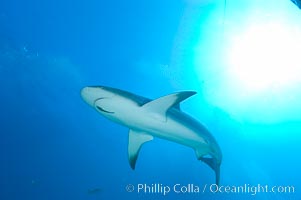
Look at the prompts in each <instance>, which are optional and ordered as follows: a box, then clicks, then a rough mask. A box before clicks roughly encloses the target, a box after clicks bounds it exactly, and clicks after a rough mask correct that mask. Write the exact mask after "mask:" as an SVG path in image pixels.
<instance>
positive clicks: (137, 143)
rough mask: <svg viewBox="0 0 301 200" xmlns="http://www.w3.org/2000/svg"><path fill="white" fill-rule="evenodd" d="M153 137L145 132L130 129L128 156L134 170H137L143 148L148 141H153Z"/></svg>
mask: <svg viewBox="0 0 301 200" xmlns="http://www.w3.org/2000/svg"><path fill="white" fill-rule="evenodd" d="M152 139H153V136H151V135H148V134H146V133H144V132H141V131H137V130H133V129H130V132H129V144H128V155H129V162H130V165H131V168H132V169H135V165H136V161H137V158H138V154H139V151H140V149H141V146H142V145H143V144H144V143H145V142H148V141H151V140H152Z"/></svg>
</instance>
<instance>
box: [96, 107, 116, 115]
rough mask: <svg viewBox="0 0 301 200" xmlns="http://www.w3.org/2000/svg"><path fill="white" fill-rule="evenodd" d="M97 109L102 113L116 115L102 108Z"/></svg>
mask: <svg viewBox="0 0 301 200" xmlns="http://www.w3.org/2000/svg"><path fill="white" fill-rule="evenodd" d="M96 108H97V109H98V110H99V111H101V112H105V113H110V114H113V113H114V112H110V111H107V110H105V109H103V108H102V107H100V106H96Z"/></svg>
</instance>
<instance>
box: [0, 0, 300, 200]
mask: <svg viewBox="0 0 301 200" xmlns="http://www.w3.org/2000/svg"><path fill="white" fill-rule="evenodd" d="M300 52H301V10H300V9H299V8H298V7H297V6H296V5H295V4H294V3H292V2H291V1H289V0H278V1H274V0H265V1H263V0H245V1H240V0H226V1H225V0H165V1H160V0H152V1H138V0H128V1H121V0H119V1H118V0H116V1H96V0H89V1H80V0H73V1H71V0H69V1H68V0H51V1H50V0H48V1H47V0H46V1H35V0H27V1H22V0H10V1H9V0H4V1H3V0H2V1H1V2H0V83H1V90H0V91H1V98H0V108H1V112H0V113H1V114H0V125H1V129H0V199H3V200H15V199H16V200H19V199H28V200H31V199H32V200H35V199H37V200H54V199H57V200H59V199H73V200H77V199H78V200H80V199H148V200H150V199H189V200H190V199H277V200H278V199H299V200H300V199H301V192H300V189H301V181H300V180H301V173H300V169H301V160H300V152H301V135H300V134H301V65H300ZM89 85H104V86H110V87H115V88H119V89H122V90H126V91H129V92H132V93H135V94H138V95H141V96H144V97H147V98H151V99H155V98H158V97H160V96H163V95H167V94H169V93H173V92H175V91H182V90H193V91H196V92H198V94H197V95H195V96H193V97H192V98H190V99H188V100H186V101H185V102H183V103H182V105H181V106H182V110H183V111H184V112H186V113H188V114H189V115H191V116H193V117H194V118H196V119H197V120H198V121H200V122H201V123H202V124H204V125H205V126H206V127H207V128H208V129H209V130H210V132H211V133H212V135H213V136H214V137H215V138H216V140H217V142H218V144H219V145H220V147H221V150H222V153H223V161H222V165H221V182H220V185H221V186H230V187H232V186H233V187H236V186H247V187H248V188H251V189H250V190H249V192H240V193H239V192H225V191H224V192H212V191H209V190H206V191H205V192H203V188H204V186H205V185H207V186H208V187H209V185H210V184H214V182H215V175H214V172H213V170H211V169H210V168H209V167H208V166H207V165H205V164H204V163H202V162H201V161H198V160H197V159H196V157H195V153H194V151H193V150H192V149H190V148H188V147H185V146H182V145H179V144H176V143H173V142H169V141H165V140H161V139H155V140H153V141H152V142H149V143H147V144H146V145H144V146H143V148H142V149H141V152H140V155H139V158H138V161H137V165H136V169H135V170H134V171H133V170H132V169H131V168H130V165H129V163H128V158H127V143H128V128H126V127H123V126H120V125H117V124H115V123H113V122H111V121H109V120H107V119H105V118H104V117H102V116H101V115H99V114H98V113H97V112H95V111H94V110H93V109H91V108H89V107H88V106H87V105H86V104H85V102H84V101H83V100H82V99H81V97H80V90H81V89H82V88H83V87H85V86H89ZM129 184H131V186H134V188H135V189H137V186H138V184H146V185H148V186H152V185H155V184H158V185H162V186H170V187H171V188H172V187H173V186H174V185H175V184H180V185H182V186H188V185H189V184H193V185H194V186H199V187H200V192H183V191H182V192H180V193H176V192H170V193H168V194H166V195H163V194H162V193H160V192H158V193H155V192H151V191H150V192H147V191H146V192H143V191H141V192H138V191H137V190H134V191H132V192H128V191H127V189H128V186H129ZM259 184H260V185H262V186H266V185H267V186H268V187H269V188H271V187H273V186H276V187H277V188H278V191H277V192H262V191H261V192H257V193H256V194H255V190H254V188H255V189H256V187H257V186H258V185H259ZM286 186H291V187H293V188H294V190H293V191H292V190H291V191H290V192H288V191H284V188H285V187H286ZM252 188H253V189H252ZM279 188H280V189H279ZM184 189H185V188H184Z"/></svg>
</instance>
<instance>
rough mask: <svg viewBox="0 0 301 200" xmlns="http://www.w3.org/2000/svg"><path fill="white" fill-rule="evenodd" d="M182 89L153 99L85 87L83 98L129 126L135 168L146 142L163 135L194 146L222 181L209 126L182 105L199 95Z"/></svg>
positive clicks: (218, 152)
mask: <svg viewBox="0 0 301 200" xmlns="http://www.w3.org/2000/svg"><path fill="white" fill-rule="evenodd" d="M195 94H196V92H195V91H180V92H175V93H172V94H169V95H166V96H162V97H159V98H157V99H154V100H151V99H148V98H145V97H142V96H139V95H136V94H133V93H130V92H127V91H124V90H120V89H116V88H112V87H107V86H88V87H84V88H82V89H81V97H82V98H83V100H84V101H85V102H86V103H87V104H88V105H90V106H91V107H93V108H94V109H95V110H96V111H97V112H99V113H100V114H101V115H103V116H104V117H106V118H107V119H109V120H111V121H113V122H116V123H118V124H121V125H124V126H126V127H128V128H129V137H128V160H129V163H130V166H131V168H132V169H135V165H136V161H137V158H138V154H139V151H140V149H141V147H142V145H143V144H145V143H146V142H149V141H151V140H153V139H154V138H161V139H165V140H169V141H172V142H176V143H178V144H182V145H185V146H187V147H190V148H192V149H193V150H194V151H195V154H196V157H197V159H198V160H201V161H203V162H204V163H206V164H207V165H208V166H209V167H210V168H211V169H213V170H214V172H215V182H216V184H219V182H220V166H221V162H222V152H221V149H220V147H219V145H218V143H217V141H216V140H215V138H214V137H213V135H212V134H211V133H210V132H209V130H208V129H207V128H206V127H205V126H204V125H203V124H201V123H200V122H199V121H197V120H196V119H194V118H192V117H191V116H189V115H188V114H186V113H185V112H183V111H182V110H181V108H180V103H181V102H182V101H184V100H185V99H187V98H189V97H191V96H193V95H195Z"/></svg>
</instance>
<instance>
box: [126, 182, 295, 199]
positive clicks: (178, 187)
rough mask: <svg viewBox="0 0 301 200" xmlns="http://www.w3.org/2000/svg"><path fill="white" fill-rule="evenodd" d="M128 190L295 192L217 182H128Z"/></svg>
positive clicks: (188, 192)
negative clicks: (200, 183)
mask: <svg viewBox="0 0 301 200" xmlns="http://www.w3.org/2000/svg"><path fill="white" fill-rule="evenodd" d="M125 189H126V191H127V192H130V193H137V194H157V195H163V196H165V195H168V194H170V193H175V194H202V193H214V194H215V193H220V194H248V195H252V196H254V195H257V194H259V193H282V194H283V193H286V194H293V193H295V187H294V186H269V185H262V184H257V185H250V184H244V185H239V186H238V185H217V184H211V185H209V184H205V185H197V184H179V183H177V184H174V185H167V184H162V183H153V184H143V183H138V184H135V185H133V184H128V185H127V186H126V187H125Z"/></svg>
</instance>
